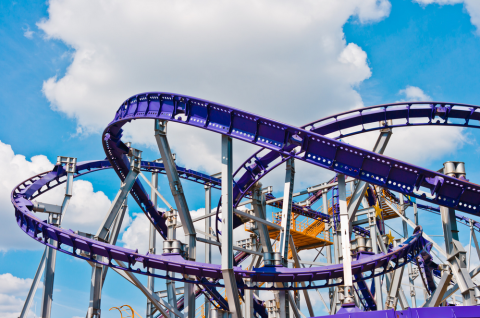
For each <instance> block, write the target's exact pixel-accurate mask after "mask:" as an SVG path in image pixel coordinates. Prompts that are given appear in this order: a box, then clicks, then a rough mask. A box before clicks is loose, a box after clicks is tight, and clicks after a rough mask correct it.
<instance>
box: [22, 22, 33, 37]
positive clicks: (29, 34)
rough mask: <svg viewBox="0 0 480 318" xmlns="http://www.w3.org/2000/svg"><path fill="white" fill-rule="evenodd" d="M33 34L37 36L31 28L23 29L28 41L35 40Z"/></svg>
mask: <svg viewBox="0 0 480 318" xmlns="http://www.w3.org/2000/svg"><path fill="white" fill-rule="evenodd" d="M33 34H35V32H33V31H32V30H30V26H28V25H27V27H26V28H24V29H23V36H24V37H26V38H27V39H30V40H31V39H33Z"/></svg>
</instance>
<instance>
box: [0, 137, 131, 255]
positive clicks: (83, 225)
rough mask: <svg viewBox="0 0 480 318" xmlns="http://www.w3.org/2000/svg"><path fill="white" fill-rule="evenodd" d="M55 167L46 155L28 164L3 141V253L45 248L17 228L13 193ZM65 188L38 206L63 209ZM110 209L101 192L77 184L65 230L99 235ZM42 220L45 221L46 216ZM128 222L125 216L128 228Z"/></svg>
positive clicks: (0, 150) (0, 194)
mask: <svg viewBox="0 0 480 318" xmlns="http://www.w3.org/2000/svg"><path fill="white" fill-rule="evenodd" d="M52 168H53V164H52V163H51V162H50V161H49V160H48V158H47V157H45V156H43V155H38V156H34V157H32V158H31V159H30V161H29V160H27V159H26V158H25V156H22V155H19V154H15V153H14V152H13V150H12V147H11V146H10V145H7V144H4V143H2V142H1V141H0V175H1V176H2V178H1V180H0V207H1V210H0V217H1V218H2V222H1V223H0V242H1V243H0V251H7V250H16V249H42V248H43V245H42V244H39V243H38V242H35V241H34V240H32V239H31V238H30V237H29V236H28V235H26V234H25V233H24V232H23V231H22V230H20V229H19V228H18V225H17V224H16V220H15V214H14V209H13V206H12V203H11V201H10V193H11V191H12V190H13V188H14V187H15V186H16V185H18V184H19V183H20V182H22V181H24V180H26V179H28V178H29V177H32V176H34V175H37V174H39V173H41V172H45V171H49V170H52ZM64 193H65V186H64V185H60V186H58V187H57V188H55V189H53V190H50V191H49V192H47V193H45V194H43V195H41V196H39V197H38V198H36V199H35V200H37V201H39V202H45V203H51V204H57V205H61V204H62V201H63V196H64ZM109 206H110V200H109V199H108V198H107V196H106V195H105V194H104V193H103V192H101V191H97V192H95V191H94V189H93V186H92V184H91V183H90V182H88V181H85V180H77V181H74V183H73V197H72V200H71V201H70V205H69V207H68V209H67V213H66V215H65V217H64V219H63V224H62V227H64V228H70V229H72V230H80V231H84V232H89V233H96V231H97V229H98V227H99V226H100V222H101V221H102V220H103V218H104V216H105V214H106V213H107V210H108V208H109ZM41 217H43V218H44V219H46V218H47V217H46V215H44V214H42V215H41ZM128 222H129V217H127V216H126V219H125V222H124V223H125V224H127V223H128Z"/></svg>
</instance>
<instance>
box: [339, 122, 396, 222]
mask: <svg viewBox="0 0 480 318" xmlns="http://www.w3.org/2000/svg"><path fill="white" fill-rule="evenodd" d="M391 136H392V129H391V128H386V129H382V130H381V131H380V135H379V136H378V138H377V141H376V143H375V146H374V147H373V152H376V153H379V154H383V152H384V151H385V148H386V147H387V144H388V141H389V140H390V137H391ZM367 186H368V183H367V182H365V181H361V180H360V181H358V183H357V184H356V185H355V189H354V190H353V193H352V196H351V198H350V202H349V203H348V219H349V222H350V224H352V222H353V221H354V219H355V215H356V213H357V210H358V207H359V206H360V203H361V202H362V200H363V198H364V197H365V191H366V190H367ZM364 208H367V207H364ZM350 229H351V227H350Z"/></svg>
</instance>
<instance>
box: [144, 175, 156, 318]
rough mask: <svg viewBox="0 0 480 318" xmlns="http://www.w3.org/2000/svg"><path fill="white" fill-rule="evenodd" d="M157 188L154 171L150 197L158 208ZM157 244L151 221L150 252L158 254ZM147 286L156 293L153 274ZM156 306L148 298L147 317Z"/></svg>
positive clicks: (153, 270) (149, 316) (151, 316)
mask: <svg viewBox="0 0 480 318" xmlns="http://www.w3.org/2000/svg"><path fill="white" fill-rule="evenodd" d="M154 188H155V189H157V188H158V174H157V173H156V172H152V189H151V193H150V198H151V200H152V204H153V206H154V207H155V209H156V208H157V200H158V199H157V193H156V192H155V190H154ZM156 245H157V230H156V229H155V226H154V225H153V224H152V223H150V229H149V233H148V252H149V253H150V254H156V253H157V251H156V247H157V246H156ZM148 271H149V273H152V274H153V273H155V269H154V268H149V270H148ZM147 288H148V290H150V292H152V293H154V292H155V279H154V277H153V276H148V283H147ZM155 310H156V309H155V306H153V304H152V302H151V301H150V300H149V299H147V315H146V317H147V318H153V313H154V311H155Z"/></svg>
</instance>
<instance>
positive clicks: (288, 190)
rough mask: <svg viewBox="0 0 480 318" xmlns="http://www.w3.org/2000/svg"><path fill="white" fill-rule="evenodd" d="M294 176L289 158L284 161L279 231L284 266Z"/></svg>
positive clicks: (291, 160) (286, 258) (293, 162)
mask: <svg viewBox="0 0 480 318" xmlns="http://www.w3.org/2000/svg"><path fill="white" fill-rule="evenodd" d="M294 178H295V161H294V159H293V158H290V159H288V160H287V162H286V173H285V187H284V191H283V206H282V224H281V226H282V230H281V231H280V254H281V256H282V259H283V260H282V261H283V263H284V266H285V265H286V264H287V260H288V242H289V237H290V223H291V215H292V194H293V185H294Z"/></svg>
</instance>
